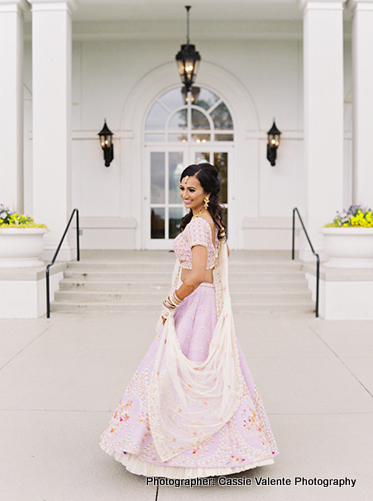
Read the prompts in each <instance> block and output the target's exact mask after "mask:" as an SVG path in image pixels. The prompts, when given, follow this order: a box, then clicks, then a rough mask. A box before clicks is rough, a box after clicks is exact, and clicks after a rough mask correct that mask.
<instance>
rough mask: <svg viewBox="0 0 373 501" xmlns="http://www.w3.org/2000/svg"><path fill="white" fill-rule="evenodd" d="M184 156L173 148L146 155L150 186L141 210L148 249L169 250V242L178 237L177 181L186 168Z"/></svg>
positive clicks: (181, 212) (179, 204)
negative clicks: (142, 210)
mask: <svg viewBox="0 0 373 501" xmlns="http://www.w3.org/2000/svg"><path fill="white" fill-rule="evenodd" d="M152 149H153V148H152ZM186 154H187V152H186V151H183V150H176V148H175V149H170V150H169V151H164V149H163V151H154V150H153V151H149V157H148V162H149V167H150V176H149V177H150V179H149V181H150V183H149V186H148V190H147V192H148V195H147V196H145V206H144V215H145V221H146V225H145V231H146V236H145V248H147V249H172V241H173V239H174V238H175V237H176V235H178V233H179V229H180V220H181V218H182V217H183V215H184V206H183V204H182V202H181V198H180V196H179V179H180V174H181V173H182V171H183V170H184V168H185V166H186V165H187V161H186V160H187V158H186Z"/></svg>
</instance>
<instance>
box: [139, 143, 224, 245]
mask: <svg viewBox="0 0 373 501" xmlns="http://www.w3.org/2000/svg"><path fill="white" fill-rule="evenodd" d="M201 146H202V145H201ZM219 146H220V145H219ZM166 150H167V148H165V147H163V148H162V147H161V146H160V147H152V148H149V151H148V159H147V163H148V166H149V170H148V173H149V175H148V181H149V182H148V186H147V188H146V192H147V195H146V196H145V197H144V201H145V203H144V222H145V225H144V231H145V235H144V237H145V238H144V247H145V248H146V249H172V242H173V239H174V238H175V237H176V235H178V233H179V229H180V220H181V218H182V217H183V215H184V214H186V209H184V205H183V203H182V201H181V198H180V194H179V182H180V181H179V180H180V175H181V173H182V171H183V170H184V168H185V167H186V166H187V165H190V164H192V163H197V164H198V163H202V162H209V163H211V164H213V165H215V166H216V167H217V169H218V171H219V180H220V183H221V192H220V202H221V204H222V205H224V206H225V208H226V211H227V212H226V220H225V223H226V224H227V222H228V224H229V230H230V235H232V234H233V233H232V231H231V230H232V229H233V228H232V225H234V219H233V218H232V217H231V210H230V209H229V193H228V189H229V186H230V182H229V175H228V173H229V170H228V165H229V162H230V161H231V156H232V151H231V149H230V148H216V147H215V148H214V147H212V146H205V145H203V147H199V146H194V145H193V146H189V145H185V146H184V147H183V148H181V149H176V148H172V147H169V151H166ZM228 215H229V216H228Z"/></svg>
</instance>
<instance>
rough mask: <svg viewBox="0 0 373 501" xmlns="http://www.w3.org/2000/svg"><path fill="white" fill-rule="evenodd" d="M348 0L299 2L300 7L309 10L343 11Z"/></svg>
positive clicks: (300, 0) (304, 0) (303, 0)
mask: <svg viewBox="0 0 373 501" xmlns="http://www.w3.org/2000/svg"><path fill="white" fill-rule="evenodd" d="M345 2H346V0H299V7H300V8H301V9H302V10H303V11H307V10H343V6H344V4H345Z"/></svg>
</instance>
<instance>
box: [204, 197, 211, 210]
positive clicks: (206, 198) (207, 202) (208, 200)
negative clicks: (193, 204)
mask: <svg viewBox="0 0 373 501" xmlns="http://www.w3.org/2000/svg"><path fill="white" fill-rule="evenodd" d="M203 201H204V202H205V209H208V208H209V202H210V199H209V197H205V198H204V199H203Z"/></svg>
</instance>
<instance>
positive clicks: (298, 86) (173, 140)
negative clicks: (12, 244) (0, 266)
mask: <svg viewBox="0 0 373 501" xmlns="http://www.w3.org/2000/svg"><path fill="white" fill-rule="evenodd" d="M184 4H185V2H184V1H183V2H181V1H179V0H80V1H78V2H75V0H67V1H63V0H62V1H60V0H30V1H29V2H27V1H25V0H0V61H1V80H0V96H1V99H0V117H1V120H0V127H1V131H0V151H1V156H0V158H1V161H0V179H1V184H0V201H1V202H2V203H4V204H6V205H9V206H11V208H13V209H16V210H19V211H23V212H25V213H29V214H32V215H33V217H34V219H35V221H36V222H40V223H41V222H42V223H45V224H47V225H48V227H49V228H50V229H51V232H50V233H48V234H47V235H45V237H44V242H45V252H44V255H43V257H44V258H45V259H48V258H50V257H51V256H52V255H53V252H54V250H55V249H56V247H57V244H58V242H59V240H60V238H61V235H62V233H63V230H64V228H65V225H66V222H67V219H68V217H69V215H70V213H71V211H72V209H73V208H74V207H77V208H79V210H80V216H81V227H82V229H83V235H82V238H81V244H82V248H83V249H164V248H170V246H171V244H170V242H171V240H170V237H172V236H173V234H174V232H175V226H176V224H177V219H178V218H179V217H180V215H181V213H182V206H181V204H180V202H179V200H178V199H177V196H176V195H175V191H174V190H172V188H174V186H175V183H177V176H178V174H179V173H180V169H181V167H182V166H185V165H187V164H188V163H192V162H193V163H194V162H195V161H199V160H200V159H202V158H207V159H209V160H210V161H211V162H214V161H215V162H216V161H218V162H220V167H221V169H222V175H223V176H225V175H226V186H225V191H224V196H225V197H226V200H224V202H226V203H227V206H228V223H229V240H230V245H231V247H232V248H235V249H289V248H290V245H291V237H290V232H291V230H290V228H291V217H292V209H293V207H298V208H299V211H300V213H301V215H302V216H303V218H304V220H305V223H306V226H307V229H308V231H309V234H310V237H311V240H312V242H313V245H314V247H315V250H316V252H321V254H322V248H323V240H322V235H321V233H320V228H321V227H322V226H323V225H324V224H325V223H328V222H331V221H332V219H333V217H334V216H335V213H336V211H337V210H341V209H342V208H344V207H347V206H349V205H350V204H351V203H361V204H366V205H372V201H373V169H372V168H371V166H370V146H371V143H370V138H371V137H372V136H373V121H372V117H373V99H372V91H371V82H372V81H373V65H372V64H371V61H370V59H371V54H372V50H373V1H370V0H351V1H348V2H344V1H341V0H338V1H337V0H336V1H334V0H318V1H313V0H229V1H226V0H214V1H212V0H195V1H194V2H193V4H192V9H191V11H190V14H191V15H190V39H191V43H193V44H195V45H196V48H197V50H198V51H199V53H200V54H201V58H202V61H201V64H200V69H199V72H198V75H197V79H196V85H197V86H198V87H200V89H201V92H200V98H199V101H197V103H196V106H195V107H193V110H192V109H191V108H190V104H189V105H187V106H186V108H185V109H183V108H182V107H183V106H184V104H185V103H184V100H183V97H182V94H181V83H180V79H179V75H178V72H177V68H176V63H175V54H176V53H177V52H178V50H179V48H180V45H181V44H183V43H185V34H186V22H185V10H184ZM188 106H189V108H188ZM222 114H223V115H224V118H225V120H224V121H223V122H222V120H221V116H222ZM188 117H189V118H188ZM274 117H275V119H276V125H277V126H278V128H279V129H280V130H281V132H282V135H281V143H280V146H279V149H278V152H277V161H276V166H275V167H272V166H271V165H270V163H269V162H268V161H267V159H266V144H267V134H266V133H267V131H268V129H270V127H271V125H272V121H273V118H274ZM104 119H106V120H107V124H108V126H109V128H110V129H111V130H112V131H113V132H114V139H113V142H114V160H113V162H112V163H111V165H110V167H108V168H107V167H105V166H104V161H103V155H102V150H101V147H100V143H99V139H98V136H97V133H98V132H99V131H100V129H101V128H102V126H103V123H104ZM186 122H187V124H186ZM162 183H163V186H162ZM176 186H177V184H176ZM152 213H153V219H151V214H152ZM152 221H153V223H152ZM162 221H163V222H162ZM152 224H153V228H152V227H151V225H152ZM152 231H153V232H152ZM152 237H153V238H152ZM154 237H156V238H154ZM300 245H301V257H302V259H305V260H310V259H313V256H312V254H311V253H310V251H309V250H308V248H307V246H306V244H305V243H304V244H303V243H301V244H300ZM60 257H61V259H65V260H68V259H71V258H73V257H74V238H73V235H71V236H70V237H69V240H68V241H67V242H66V243H65V245H64V247H63V248H62V251H61V256H60Z"/></svg>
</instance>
